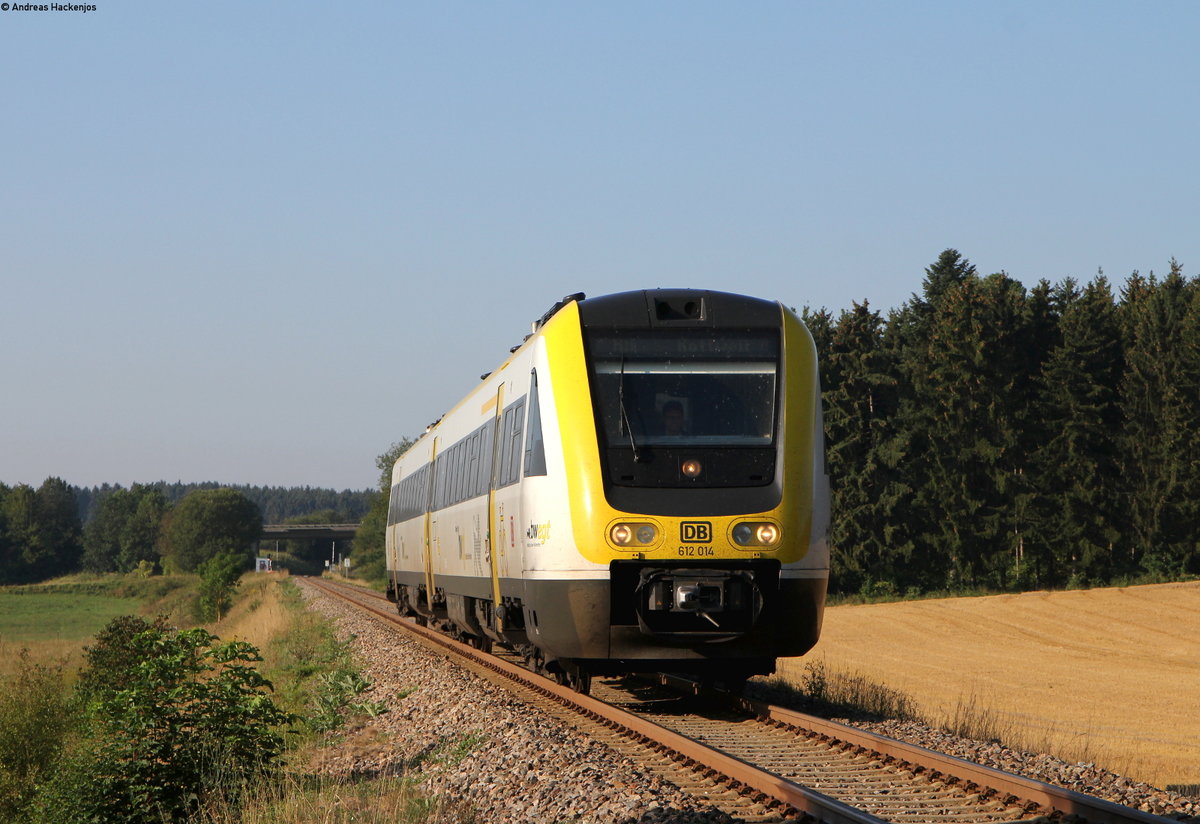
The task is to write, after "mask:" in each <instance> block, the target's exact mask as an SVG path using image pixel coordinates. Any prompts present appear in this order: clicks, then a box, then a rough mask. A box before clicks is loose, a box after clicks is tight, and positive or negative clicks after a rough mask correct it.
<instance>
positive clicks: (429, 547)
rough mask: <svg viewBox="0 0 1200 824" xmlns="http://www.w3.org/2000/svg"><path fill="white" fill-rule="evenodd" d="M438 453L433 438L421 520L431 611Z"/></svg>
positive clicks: (426, 589) (427, 597) (426, 590)
mask: <svg viewBox="0 0 1200 824" xmlns="http://www.w3.org/2000/svg"><path fill="white" fill-rule="evenodd" d="M437 454H438V439H437V438H434V439H433V454H432V455H430V457H429V470H430V475H431V477H430V478H429V487H428V493H427V494H428V498H427V499H426V501H425V517H424V518H422V519H421V520H422V521H423V522H424V529H423V535H422V554H423V556H424V561H425V604H426V606H427V607H428V608H429V611H430V612H431V613H432V612H433V601H434V592H435V590H434V583H433V536H434V534H435V531H436V529H437V513H436V512H435V511H434V505H435V504H436V503H437V494H436V492H435V490H436V489H437V486H438V483H437V482H438V478H437V476H438V471H437Z"/></svg>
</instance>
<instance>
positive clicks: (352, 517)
mask: <svg viewBox="0 0 1200 824" xmlns="http://www.w3.org/2000/svg"><path fill="white" fill-rule="evenodd" d="M144 486H147V487H150V488H152V489H157V490H158V491H159V492H161V493H162V494H163V496H164V497H165V498H166V499H167V501H168V502H169V503H176V502H178V501H180V500H182V499H183V498H184V497H185V496H187V495H188V494H189V493H191V492H195V491H196V490H197V489H220V488H227V489H236V490H237V491H238V492H240V493H242V494H243V495H245V496H246V497H247V498H249V499H250V500H251V501H254V503H255V504H256V505H257V506H258V508H259V509H260V510H261V511H262V514H263V523H266V524H281V523H285V522H287V521H288V520H289V519H290V518H296V517H299V516H303V515H308V514H309V513H312V512H317V511H319V510H334V511H336V512H341V513H345V516H346V518H347V520H348V521H360V520H362V517H363V516H364V515H366V513H367V510H368V509H369V508H370V505H371V491H370V490H369V489H361V490H359V489H343V490H341V491H338V490H336V489H325V488H321V487H311V486H251V485H249V484H220V483H217V482H215V481H204V482H202V483H183V482H182V481H176V482H174V483H167V482H166V481H157V482H155V483H151V484H144ZM72 489H73V490H74V491H75V497H76V500H77V501H78V502H79V517H80V518H81V519H82V520H83V522H84V523H85V524H86V523H88V521H90V520H91V519H92V516H93V515H94V514H95V512H96V508H97V507H98V506H99V505H100V502H101V501H103V500H104V498H105V497H106V496H108V495H110V494H112V493H113V492H115V491H117V490H120V489H122V487H121V485H120V484H102V485H100V486H92V487H72Z"/></svg>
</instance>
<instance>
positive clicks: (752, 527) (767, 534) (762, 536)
mask: <svg viewBox="0 0 1200 824" xmlns="http://www.w3.org/2000/svg"><path fill="white" fill-rule="evenodd" d="M730 535H731V537H732V538H733V542H734V543H735V544H737V545H738V546H775V545H776V544H778V543H779V527H778V526H776V525H775V524H773V523H770V522H766V521H743V522H742V523H740V524H737V525H736V526H734V528H733V531H732V532H731V533H730Z"/></svg>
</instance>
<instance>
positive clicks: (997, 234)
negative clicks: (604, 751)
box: [0, 0, 1200, 489]
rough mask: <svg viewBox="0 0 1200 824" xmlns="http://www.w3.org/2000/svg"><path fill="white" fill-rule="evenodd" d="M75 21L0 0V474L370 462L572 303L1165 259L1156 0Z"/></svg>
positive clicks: (1197, 111) (186, 6)
mask: <svg viewBox="0 0 1200 824" xmlns="http://www.w3.org/2000/svg"><path fill="white" fill-rule="evenodd" d="M6 5H7V4H6ZM88 8H89V10H88V11H86V12H84V11H70V10H63V11H56V10H47V11H38V10H24V9H23V8H18V9H15V10H14V9H13V8H12V7H11V6H9V8H8V10H0V124H3V128H0V482H3V483H7V484H9V485H13V484H16V483H29V484H32V485H34V486H36V485H38V484H40V483H41V482H42V481H43V480H44V479H46V478H47V477H51V476H54V477H60V478H63V479H65V480H66V481H68V482H69V483H72V484H77V485H81V486H91V485H96V484H102V483H106V482H107V483H119V484H122V485H126V486H128V485H129V484H131V483H134V482H151V481H157V480H167V481H176V480H182V481H185V482H190V481H197V482H198V481H218V482H222V483H230V484H259V485H272V486H314V487H333V488H336V489H346V488H350V489H363V488H367V487H371V486H374V485H375V484H376V483H377V481H378V478H379V472H378V470H377V469H376V467H375V457H376V456H377V455H379V454H380V453H382V452H384V451H385V450H386V449H387V448H388V447H389V446H390V445H391V444H392V443H393V442H396V441H399V440H401V439H402V438H404V437H406V436H415V435H418V434H420V433H421V432H422V431H423V430H424V427H425V425H426V424H427V423H429V422H431V421H433V420H435V419H436V418H438V417H439V416H440V415H441V414H442V413H443V412H444V411H446V410H447V409H449V408H450V407H451V406H453V405H454V403H455V402H456V401H457V400H458V399H459V398H460V397H461V396H463V395H464V394H466V392H468V391H469V390H470V389H471V388H472V387H473V386H474V385H475V383H476V382H477V380H478V376H479V375H480V374H482V373H484V372H488V371H490V370H492V369H493V368H494V367H495V366H496V365H498V364H499V363H500V362H501V361H502V360H503V358H504V357H505V356H506V355H507V352H508V349H509V347H510V346H513V345H514V344H516V343H518V342H520V340H521V338H522V337H523V336H524V335H525V334H526V333H527V332H528V331H529V326H530V323H531V321H533V320H534V319H536V318H538V317H540V316H541V315H542V313H543V312H545V311H546V309H548V308H549V307H550V306H551V304H553V303H554V302H555V301H556V300H558V299H559V298H561V297H562V296H564V295H567V294H571V293H574V292H586V293H587V294H589V295H593V296H595V295H602V294H608V293H612V292H620V291H625V290H630V289H642V288H653V287H659V286H663V287H668V286H677V287H695V288H706V289H717V290H722V291H731V292H740V293H744V294H749V295H754V296H757V297H762V298H768V299H772V300H779V301H781V302H783V303H784V304H786V305H788V306H794V307H803V306H810V307H813V308H818V307H825V308H828V309H829V310H831V311H833V312H834V313H835V314H836V313H838V312H840V311H841V310H843V309H849V308H850V307H851V306H852V304H853V303H854V302H855V301H858V302H861V301H863V300H868V301H869V302H870V305H871V306H872V307H874V308H877V309H880V310H881V311H884V312H885V313H886V311H887V310H888V309H890V308H894V307H898V306H899V305H901V304H902V303H903V302H904V301H905V300H907V299H908V298H909V297H910V296H911V294H912V293H913V292H917V291H920V288H921V281H922V278H923V276H924V269H925V267H926V266H928V265H930V264H931V263H932V262H933V261H934V260H936V258H937V256H938V255H939V253H940V252H941V251H942V250H943V249H946V248H955V249H957V250H959V251H960V252H961V253H962V254H963V255H964V256H966V257H967V258H968V259H969V260H970V261H971V262H972V263H974V264H975V265H976V267H977V268H978V270H979V272H980V273H981V274H987V273H990V272H997V271H1005V272H1007V273H1008V274H1009V275H1011V276H1012V277H1014V278H1016V279H1017V280H1019V281H1021V282H1022V283H1024V284H1025V285H1026V286H1032V285H1033V284H1035V283H1036V282H1037V281H1038V280H1040V279H1042V278H1046V279H1049V280H1050V281H1052V282H1057V281H1059V280H1061V279H1063V278H1066V277H1074V278H1076V279H1078V280H1083V281H1086V280H1089V279H1090V278H1092V277H1093V276H1095V275H1096V274H1097V272H1099V271H1101V270H1102V271H1103V272H1104V274H1105V275H1106V276H1107V277H1108V278H1109V279H1110V280H1112V281H1114V282H1116V283H1118V284H1119V283H1120V282H1121V281H1123V280H1124V279H1125V278H1126V277H1127V276H1128V275H1129V274H1130V273H1132V272H1133V271H1135V270H1137V271H1140V272H1142V273H1143V274H1146V273H1148V272H1151V271H1153V272H1156V273H1165V272H1166V271H1167V269H1168V268H1169V263H1170V260H1171V259H1172V258H1175V259H1177V260H1178V261H1179V262H1180V263H1181V264H1182V265H1183V267H1184V272H1185V274H1187V275H1190V276H1195V275H1197V274H1200V198H1198V197H1197V195H1198V192H1197V181H1198V180H1200V149H1198V146H1200V137H1198V135H1200V99H1198V98H1200V92H1198V90H1200V82H1198V80H1200V49H1197V48H1196V39H1197V36H1198V35H1200V3H1196V2H1195V1H1194V0H1160V1H1159V2H1155V3H1135V2H1122V3H1116V2H1102V1H1101V0H1093V1H1092V2H1071V1H1069V0H1061V1H1059V2H1053V3H1046V2H1044V0H1037V2H1002V1H1000V2H992V3H986V4H985V3H969V2H962V1H961V0H955V1H954V2H910V3H903V4H902V3H883V2H879V3H874V2H856V1H855V0H846V1H845V2H805V1H804V0H789V1H788V2H773V1H772V0H762V1H761V2H754V3H730V2H723V3H717V2H703V0H688V1H687V2H683V1H682V0H678V1H677V2H670V1H669V0H662V2H644V0H643V1H642V2H622V1H621V0H616V1H615V2H604V3H550V2H544V3H525V2H515V1H514V2H505V3H483V2H471V3H462V2H454V0H449V1H448V2H438V3H400V2H374V1H373V0H360V1H359V2H355V3H349V4H340V3H329V2H322V3H313V2H304V0H296V2H288V3H278V2H269V1H267V0H264V1H263V2H254V3H246V2H238V3H233V2H223V0H211V1H210V2H204V3H173V2H163V1H162V0H157V1H156V2H135V1H134V0H93V2H92V3H91V5H90V6H88Z"/></svg>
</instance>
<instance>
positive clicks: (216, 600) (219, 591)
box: [196, 552, 245, 621]
mask: <svg viewBox="0 0 1200 824" xmlns="http://www.w3.org/2000/svg"><path fill="white" fill-rule="evenodd" d="M244 568H245V563H244V559H243V558H242V557H241V556H240V555H235V554H233V553H231V552H222V553H219V554H217V555H214V556H213V557H211V558H209V559H208V560H207V561H205V562H203V563H202V564H200V566H199V567H197V569H196V571H197V572H199V573H200V617H201V619H202V620H205V621H220V620H221V614H222V613H224V612H225V611H226V610H228V609H229V606H230V604H232V603H233V593H234V591H235V590H236V589H237V585H238V579H239V578H241V577H242V570H243V569H244Z"/></svg>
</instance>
